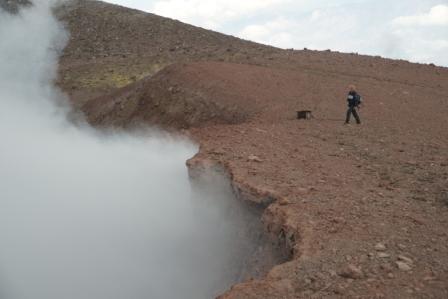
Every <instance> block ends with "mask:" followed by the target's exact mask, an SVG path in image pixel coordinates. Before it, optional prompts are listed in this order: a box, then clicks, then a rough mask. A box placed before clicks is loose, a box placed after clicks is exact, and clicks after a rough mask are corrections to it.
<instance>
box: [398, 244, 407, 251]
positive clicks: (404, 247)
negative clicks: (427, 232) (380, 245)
mask: <svg viewBox="0 0 448 299" xmlns="http://www.w3.org/2000/svg"><path fill="white" fill-rule="evenodd" d="M397 246H398V248H400V249H401V250H404V249H406V245H404V244H398V245H397Z"/></svg>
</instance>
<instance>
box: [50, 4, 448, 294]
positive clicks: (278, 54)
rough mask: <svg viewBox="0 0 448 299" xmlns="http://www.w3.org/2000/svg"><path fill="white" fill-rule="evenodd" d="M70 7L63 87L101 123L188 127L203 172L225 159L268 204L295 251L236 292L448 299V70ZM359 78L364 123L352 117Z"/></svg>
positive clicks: (243, 193) (274, 231)
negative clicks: (300, 115) (303, 115)
mask: <svg viewBox="0 0 448 299" xmlns="http://www.w3.org/2000/svg"><path fill="white" fill-rule="evenodd" d="M57 14H58V16H59V17H60V18H61V19H62V20H63V21H64V22H65V23H66V24H67V28H68V29H69V31H70V32H71V39H70V42H69V44H68V47H67V48H66V50H65V52H64V54H63V56H62V59H61V66H60V80H59V84H60V85H61V86H62V87H63V88H64V89H65V90H66V91H67V93H68V94H69V95H70V96H71V100H72V101H73V103H74V104H75V105H77V107H80V108H82V110H83V111H84V112H85V113H86V115H87V118H88V119H89V120H90V121H91V122H92V123H93V124H95V125H99V126H111V125H112V126H124V127H128V126H132V125H138V124H141V123H142V122H143V123H146V124H159V125H164V126H167V127H171V128H183V129H184V133H185V134H188V135H189V136H191V138H193V139H195V140H196V141H197V142H199V143H200V145H201V149H200V152H199V153H198V155H197V156H196V157H194V158H193V159H192V160H191V161H189V163H188V165H189V167H190V169H191V171H194V170H195V169H200V168H201V167H213V165H218V166H220V167H222V168H224V169H225V171H226V172H227V175H228V176H229V178H230V179H231V181H232V185H233V187H234V190H235V193H236V194H237V195H238V196H239V197H240V198H241V199H243V200H247V201H250V202H254V203H255V204H257V205H262V206H263V207H264V208H265V210H264V213H263V221H264V225H265V230H266V231H267V232H268V233H269V234H270V235H271V236H272V237H273V239H276V240H277V242H278V243H279V244H282V246H283V248H285V249H286V250H288V251H289V253H290V255H291V260H290V261H289V262H287V263H284V264H281V265H278V266H276V267H274V268H273V269H272V270H271V271H269V273H268V274H267V275H266V276H265V277H264V278H262V279H257V280H248V281H246V282H244V283H241V284H239V285H236V286H234V287H233V288H232V289H231V290H229V291H228V292H227V293H226V294H224V295H223V296H222V298H254V299H255V298H310V297H311V298H313V297H315V298H447V297H448V230H447V225H448V155H447V154H446V153H447V152H448V124H447V122H446V115H447V114H448V84H447V82H448V70H447V69H446V68H441V67H436V66H433V65H419V64H411V63H408V62H405V61H393V60H388V59H383V58H380V57H368V56H362V55H357V54H342V53H334V52H330V51H325V52H316V51H308V50H302V51H294V50H280V49H276V48H272V47H268V46H263V45H259V44H255V43H250V42H247V41H243V40H240V39H237V38H234V37H229V36H225V35H222V34H219V33H216V32H211V31H207V30H204V29H201V28H196V27H193V26H189V25H186V24H182V23H180V22H177V21H173V20H169V19H165V18H161V17H158V16H155V15H152V14H146V13H143V12H139V11H135V10H130V9H126V8H123V7H118V6H114V5H110V4H105V3H102V2H98V1H88V0H79V1H73V2H71V3H69V4H66V5H65V6H64V7H62V8H59V9H58V10H57ZM352 83H354V84H356V85H358V88H359V91H360V92H361V94H362V95H363V96H364V99H365V106H364V107H363V108H362V109H361V117H362V120H363V124H362V125H361V126H356V125H348V126H344V125H343V118H344V114H345V93H346V87H347V85H348V84H352ZM302 109H310V110H312V111H313V115H314V117H315V118H314V119H312V120H309V121H299V120H296V119H295V111H296V110H302ZM207 165H208V166H207Z"/></svg>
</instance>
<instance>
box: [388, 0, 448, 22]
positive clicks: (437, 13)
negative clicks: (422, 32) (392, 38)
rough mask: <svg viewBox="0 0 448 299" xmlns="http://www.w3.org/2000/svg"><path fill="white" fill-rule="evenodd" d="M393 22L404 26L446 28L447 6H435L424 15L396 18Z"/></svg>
mask: <svg viewBox="0 0 448 299" xmlns="http://www.w3.org/2000/svg"><path fill="white" fill-rule="evenodd" d="M393 22H394V23H395V24H397V25H406V26H414V25H419V26H431V25H432V26H437V25H439V26H446V25H448V5H443V4H441V5H436V6H434V7H432V8H431V10H430V11H429V12H428V13H424V14H418V15H413V16H401V17H397V18H396V19H395V20H394V21H393Z"/></svg>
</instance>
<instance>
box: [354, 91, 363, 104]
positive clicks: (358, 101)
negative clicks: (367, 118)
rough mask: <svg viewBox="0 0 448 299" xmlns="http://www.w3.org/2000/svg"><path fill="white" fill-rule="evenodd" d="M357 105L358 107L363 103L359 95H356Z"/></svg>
mask: <svg viewBox="0 0 448 299" xmlns="http://www.w3.org/2000/svg"><path fill="white" fill-rule="evenodd" d="M355 103H356V106H359V105H360V104H361V103H362V97H361V96H360V95H359V94H356V96H355Z"/></svg>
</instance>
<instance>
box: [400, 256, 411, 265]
mask: <svg viewBox="0 0 448 299" xmlns="http://www.w3.org/2000/svg"><path fill="white" fill-rule="evenodd" d="M398 260H400V261H403V262H405V263H407V264H413V263H414V261H413V260H412V259H410V258H408V257H406V256H404V255H399V256H398Z"/></svg>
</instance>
